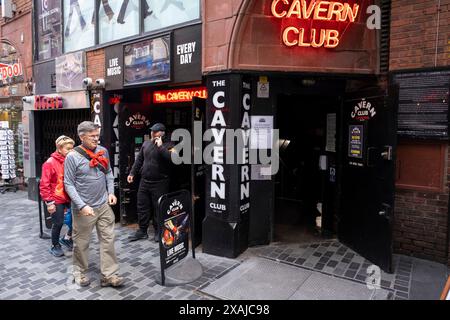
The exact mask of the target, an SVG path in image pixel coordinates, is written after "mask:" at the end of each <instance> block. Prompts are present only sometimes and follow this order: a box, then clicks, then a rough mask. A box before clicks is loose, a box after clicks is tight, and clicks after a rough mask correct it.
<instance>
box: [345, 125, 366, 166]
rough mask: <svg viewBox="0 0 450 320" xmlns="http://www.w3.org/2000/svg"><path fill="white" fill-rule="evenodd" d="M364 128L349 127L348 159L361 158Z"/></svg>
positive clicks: (360, 126) (359, 126)
mask: <svg viewBox="0 0 450 320" xmlns="http://www.w3.org/2000/svg"><path fill="white" fill-rule="evenodd" d="M363 133H364V126H362V125H350V128H349V142H348V156H349V157H350V158H357V159H362V158H363V147H364V145H363V144H364V135H363Z"/></svg>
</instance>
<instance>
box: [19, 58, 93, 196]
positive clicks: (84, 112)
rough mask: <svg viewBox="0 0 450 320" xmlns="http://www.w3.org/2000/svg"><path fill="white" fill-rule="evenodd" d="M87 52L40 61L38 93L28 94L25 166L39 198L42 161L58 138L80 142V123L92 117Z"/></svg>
mask: <svg viewBox="0 0 450 320" xmlns="http://www.w3.org/2000/svg"><path fill="white" fill-rule="evenodd" d="M85 65H86V63H85V54H84V52H82V51H80V52H76V53H71V54H67V55H63V56H60V57H58V58H56V59H55V60H51V61H47V62H43V63H36V64H35V65H34V75H35V77H36V79H40V81H36V88H35V94H34V95H32V96H26V97H24V99H23V100H24V103H23V105H24V116H23V124H24V169H25V176H26V177H27V178H28V186H29V188H28V194H29V198H30V199H37V196H38V189H37V179H38V178H39V177H40V175H41V168H42V164H43V163H44V162H45V161H46V160H47V159H48V157H49V156H50V154H51V153H52V152H54V150H55V141H56V139H57V138H58V137H59V136H61V135H66V136H69V137H71V138H72V139H74V141H76V143H79V142H80V141H79V139H78V134H77V126H78V124H79V123H81V122H82V121H85V120H90V118H91V112H90V111H91V110H90V104H89V94H88V91H86V90H85V87H84V85H83V79H84V78H86V67H85Z"/></svg>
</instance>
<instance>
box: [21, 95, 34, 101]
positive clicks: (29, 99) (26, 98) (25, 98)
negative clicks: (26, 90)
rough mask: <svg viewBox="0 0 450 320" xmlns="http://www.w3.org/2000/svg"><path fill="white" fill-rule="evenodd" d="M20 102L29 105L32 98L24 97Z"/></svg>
mask: <svg viewBox="0 0 450 320" xmlns="http://www.w3.org/2000/svg"><path fill="white" fill-rule="evenodd" d="M22 101H23V102H24V103H31V102H33V98H32V97H29V96H25V97H22Z"/></svg>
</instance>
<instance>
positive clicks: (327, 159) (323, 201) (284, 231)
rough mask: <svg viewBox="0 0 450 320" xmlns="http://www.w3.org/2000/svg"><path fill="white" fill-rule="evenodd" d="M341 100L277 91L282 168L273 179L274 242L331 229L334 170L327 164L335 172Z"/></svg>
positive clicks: (313, 237)
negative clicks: (337, 121)
mask: <svg viewBox="0 0 450 320" xmlns="http://www.w3.org/2000/svg"><path fill="white" fill-rule="evenodd" d="M339 105H340V102H339V98H338V97H337V96H336V97H326V96H319V95H279V96H278V99H277V108H276V121H277V126H276V127H277V128H278V129H279V139H280V142H279V147H280V151H279V154H280V168H279V171H278V174H277V175H276V179H275V213H274V228H273V241H275V242H287V243H307V242H315V241H320V240H322V239H323V237H324V235H325V232H324V230H325V228H324V227H326V230H327V231H329V232H334V230H333V221H332V220H333V217H334V214H335V208H334V207H335V206H334V199H333V197H334V194H335V189H336V179H335V177H336V175H334V177H333V176H330V168H333V167H334V173H335V172H336V171H335V168H336V142H335V139H336V132H338V131H337V130H336V127H337V126H336V119H337V117H336V115H337V113H338V110H339ZM333 122H334V123H333ZM333 128H334V131H333ZM327 131H328V132H327ZM327 137H328V139H327ZM330 137H331V138H334V140H333V139H330ZM333 141H334V145H333ZM331 173H333V170H331ZM329 232H328V233H327V235H329Z"/></svg>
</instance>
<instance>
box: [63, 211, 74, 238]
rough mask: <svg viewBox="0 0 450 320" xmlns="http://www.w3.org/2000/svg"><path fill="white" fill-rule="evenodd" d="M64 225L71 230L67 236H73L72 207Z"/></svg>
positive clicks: (66, 214)
mask: <svg viewBox="0 0 450 320" xmlns="http://www.w3.org/2000/svg"><path fill="white" fill-rule="evenodd" d="M64 224H65V225H66V226H67V227H68V228H69V230H67V235H69V236H72V209H71V208H70V207H69V208H68V209H67V211H66V213H65V215H64Z"/></svg>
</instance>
